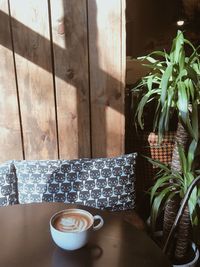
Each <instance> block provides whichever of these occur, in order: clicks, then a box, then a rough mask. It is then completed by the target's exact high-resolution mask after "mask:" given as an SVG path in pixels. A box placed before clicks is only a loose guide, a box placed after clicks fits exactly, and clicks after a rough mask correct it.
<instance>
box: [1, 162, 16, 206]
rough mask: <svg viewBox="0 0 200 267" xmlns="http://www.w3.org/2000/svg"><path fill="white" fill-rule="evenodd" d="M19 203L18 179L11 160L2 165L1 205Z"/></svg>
mask: <svg viewBox="0 0 200 267" xmlns="http://www.w3.org/2000/svg"><path fill="white" fill-rule="evenodd" d="M17 203H18V196H17V179H16V175H15V170H14V165H13V164H12V163H11V162H6V163H4V164H1V165H0V206H8V205H13V204H17Z"/></svg>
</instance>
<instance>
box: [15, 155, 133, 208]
mask: <svg viewBox="0 0 200 267" xmlns="http://www.w3.org/2000/svg"><path fill="white" fill-rule="evenodd" d="M135 159H136V153H132V154H128V155H122V156H120V157H116V158H98V159H77V160H39V161H32V160H30V161H15V167H16V174H17V179H18V193H19V203H21V204H24V203H32V202H42V201H46V202H64V203H75V204H82V205H85V206H91V207H96V208H101V209H109V210H127V209H133V208H134V206H135V185H134V183H135V164H136V160H135Z"/></svg>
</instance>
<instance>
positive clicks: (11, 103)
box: [0, 0, 125, 162]
mask: <svg viewBox="0 0 200 267" xmlns="http://www.w3.org/2000/svg"><path fill="white" fill-rule="evenodd" d="M124 62H125V0H109V1H107V0H0V66H1V68H0V104H1V105H0V147H1V153H0V161H1V162H2V161H5V160H10V159H23V158H24V159H57V158H66V159H72V158H80V157H103V156H116V155H119V154H122V153H123V152H124V79H125V77H124V76H125V63H124Z"/></svg>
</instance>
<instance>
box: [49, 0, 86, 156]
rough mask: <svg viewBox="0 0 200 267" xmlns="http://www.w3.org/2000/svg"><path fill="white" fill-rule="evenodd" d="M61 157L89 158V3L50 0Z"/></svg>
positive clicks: (79, 0)
mask: <svg viewBox="0 0 200 267" xmlns="http://www.w3.org/2000/svg"><path fill="white" fill-rule="evenodd" d="M51 18H52V36H53V51H54V63H55V84H56V99H57V114H58V136H59V150H60V157H61V158H77V157H90V155H91V154H90V114H89V81H88V43H87V42H88V40H87V13H86V0H65V1H63V0H51Z"/></svg>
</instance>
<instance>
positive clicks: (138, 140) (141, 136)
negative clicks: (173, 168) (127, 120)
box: [133, 131, 176, 197]
mask: <svg viewBox="0 0 200 267" xmlns="http://www.w3.org/2000/svg"><path fill="white" fill-rule="evenodd" d="M175 135H176V132H175V131H174V132H168V133H166V134H165V135H164V137H163V140H162V142H161V143H160V144H159V143H158V135H157V134H155V133H153V132H139V133H138V135H137V136H136V137H135V139H134V140H133V141H134V149H135V151H137V152H138V155H139V156H138V160H137V167H136V176H137V180H136V181H137V182H136V186H137V193H138V194H137V197H139V196H140V195H142V194H143V193H144V191H146V190H148V189H149V187H150V186H151V185H152V182H153V179H154V176H155V174H156V172H157V169H156V168H155V167H154V166H153V165H152V164H150V163H149V162H148V160H147V159H145V158H144V157H142V155H144V156H147V157H150V158H152V159H157V160H159V161H161V162H163V163H166V164H170V163H171V160H172V152H173V148H174V139H175Z"/></svg>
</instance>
